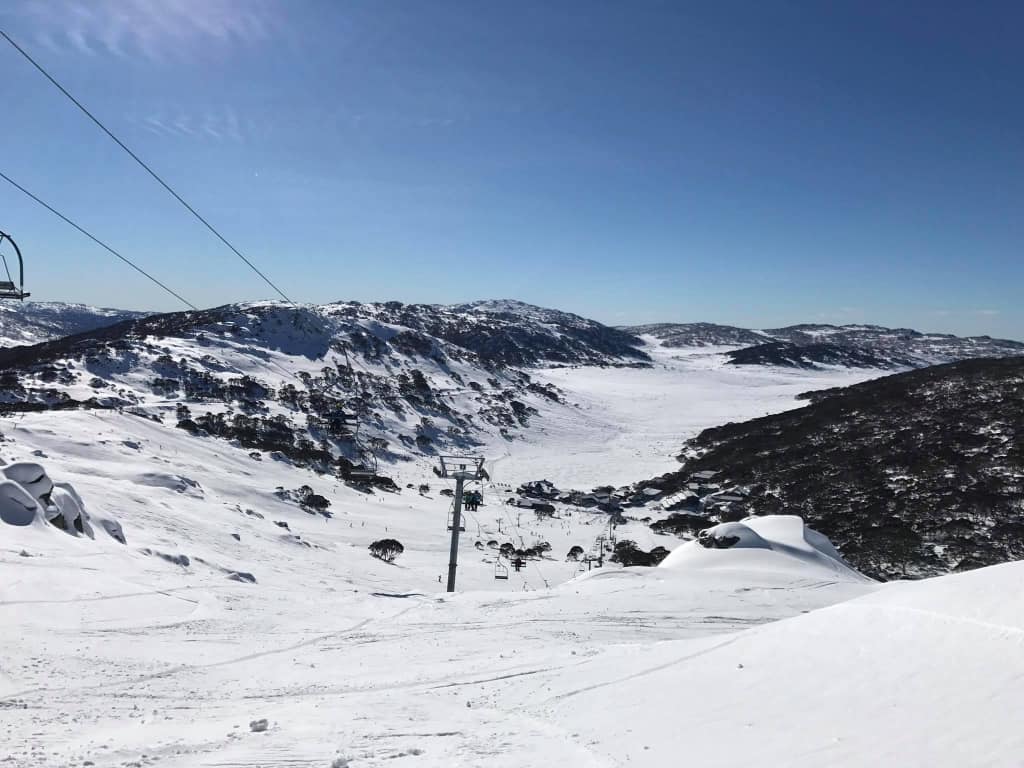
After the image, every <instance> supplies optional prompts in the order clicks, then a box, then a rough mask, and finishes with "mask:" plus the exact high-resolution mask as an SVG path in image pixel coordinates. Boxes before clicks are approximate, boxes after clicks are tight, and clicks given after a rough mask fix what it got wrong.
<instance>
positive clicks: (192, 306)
mask: <svg viewBox="0 0 1024 768" xmlns="http://www.w3.org/2000/svg"><path fill="white" fill-rule="evenodd" d="M0 34H3V31H2V30H0ZM0 179H3V180H4V181H6V182H7V183H8V184H10V185H11V186H12V187H14V188H15V189H17V190H19V191H20V192H22V193H23V194H25V195H27V196H28V197H30V198H31V199H32V200H34V201H35V202H37V203H39V205H41V206H43V208H45V209H46V210H48V211H49V212H50V213H52V214H53V215H54V216H56V217H57V218H59V219H60V220H61V221H63V222H64V223H65V224H69V225H70V226H72V227H74V228H75V229H77V230H78V231H79V232H81V233H82V234H83V235H85V236H86V237H88V238H89V239H90V240H92V241H93V242H94V243H96V244H97V245H98V246H100V247H101V248H103V249H104V250H106V251H108V252H110V253H111V254H113V255H114V256H116V257H117V258H119V259H120V260H121V261H123V262H124V263H125V264H127V265H128V266H129V267H131V268H132V269H134V270H135V271H136V272H138V273H139V274H140V275H142V276H143V277H145V278H146V279H147V280H149V281H150V282H152V283H154V284H156V285H158V286H159V287H160V288H162V289H163V290H165V291H166V292H167V293H169V294H170V295H171V296H173V297H174V298H176V299H177V300H178V301H180V302H181V303H182V304H184V305H185V306H186V307H188V308H189V309H195V310H198V309H199V307H197V306H196V305H195V304H193V303H192V302H191V301H189V300H188V299H186V298H185V297H184V296H182V295H181V294H180V293H178V292H176V291H175V290H173V289H172V288H169V287H167V286H166V285H165V284H164V283H162V282H160V281H159V280H158V279H157V278H155V277H154V276H153V275H151V274H149V272H147V271H146V270H144V269H143V268H142V267H140V266H139V265H138V264H136V263H135V262H133V261H132V260H131V259H129V258H128V257H127V256H124V255H122V254H121V253H118V252H117V251H115V250H114V249H113V248H111V247H110V246H109V245H107V244H106V243H105V242H103V241H102V240H100V239H99V238H98V237H96V236H95V235H93V234H92V233H91V232H89V231H88V230H87V229H84V228H83V227H80V226H79V225H78V224H76V223H75V222H73V221H72V220H71V219H69V218H68V217H67V216H65V215H64V214H63V213H61V212H60V211H58V210H57V209H56V208H54V207H53V206H52V205H50V204H49V203H47V202H45V201H43V200H40V199H39V198H38V197H36V196H35V195H33V194H32V193H31V192H29V191H28V190H27V189H25V188H24V187H23V186H21V184H19V183H18V182H16V181H15V180H14V179H12V178H11V177H10V176H8V175H7V174H6V173H4V172H3V171H0Z"/></svg>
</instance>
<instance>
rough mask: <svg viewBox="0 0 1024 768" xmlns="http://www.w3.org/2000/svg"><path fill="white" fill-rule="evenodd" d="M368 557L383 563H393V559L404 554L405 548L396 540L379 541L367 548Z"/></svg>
mask: <svg viewBox="0 0 1024 768" xmlns="http://www.w3.org/2000/svg"><path fill="white" fill-rule="evenodd" d="M369 550H370V556H371V557H375V558H377V559H378V560H383V561H384V562H385V563H393V562H394V561H395V558H396V557H398V556H399V555H400V554H402V553H403V552H405V547H403V546H402V543H401V542H400V541H398V540H397V539H379V540H377V541H375V542H373V543H372V544H371V545H370V546H369Z"/></svg>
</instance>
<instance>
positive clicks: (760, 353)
mask: <svg viewBox="0 0 1024 768" xmlns="http://www.w3.org/2000/svg"><path fill="white" fill-rule="evenodd" d="M622 330H624V331H627V332H629V333H635V334H638V335H646V336H650V337H653V338H654V339H656V340H657V343H659V344H660V345H662V346H665V347H672V348H681V347H717V346H732V347H734V348H736V349H735V350H734V351H733V352H731V353H730V354H731V357H732V362H733V363H734V364H736V365H777V366H785V367H797V368H813V367H818V366H821V365H832V366H835V365H840V366H845V367H851V368H865V367H867V368H883V369H884V368H889V369H896V368H916V367H921V366H925V365H934V364H937V363H947V362H954V361H956V360H965V359H970V358H976V357H1004V356H1011V355H1024V343H1022V342H1019V341H1012V340H1009V339H993V338H991V337H989V336H967V337H960V336H954V335H952V334H943V333H922V332H920V331H915V330H913V329H910V328H885V327H883V326H879V325H827V324H801V325H791V326H787V327H785V328H769V329H765V330H752V329H748V328H738V327H734V326H728V325H715V324H713V323H657V324H653V325H639V326H629V327H623V328H622Z"/></svg>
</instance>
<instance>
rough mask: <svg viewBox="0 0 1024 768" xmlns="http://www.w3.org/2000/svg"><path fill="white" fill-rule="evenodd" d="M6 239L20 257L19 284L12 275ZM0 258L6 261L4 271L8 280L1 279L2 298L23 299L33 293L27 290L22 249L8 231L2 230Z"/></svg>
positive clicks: (0, 233)
mask: <svg viewBox="0 0 1024 768" xmlns="http://www.w3.org/2000/svg"><path fill="white" fill-rule="evenodd" d="M4 240H7V241H8V242H9V243H10V244H11V247H12V248H14V254H15V255H16V256H17V257H18V284H17V285H15V283H14V278H13V277H12V276H11V269H10V267H9V266H8V264H7V255H6V254H5V253H4V249H3V244H4ZM0 258H2V259H3V262H4V272H5V273H6V274H7V279H6V280H0V299H19V300H23V299H25V298H26V297H28V296H30V295H31V294H29V293H26V292H25V262H24V261H23V260H22V258H21V249H20V248H18V244H17V243H16V242H14V238H12V237H11V236H10V235H8V234H7V233H6V232H0Z"/></svg>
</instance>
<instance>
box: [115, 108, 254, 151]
mask: <svg viewBox="0 0 1024 768" xmlns="http://www.w3.org/2000/svg"><path fill="white" fill-rule="evenodd" d="M126 119H127V120H128V122H129V123H132V124H133V125H138V126H141V127H142V128H143V129H144V130H146V131H148V132H150V133H153V134H156V135H157V136H168V137H172V138H198V139H208V140H211V141H223V142H234V143H239V144H241V143H245V142H247V141H249V140H251V139H253V138H258V137H259V136H260V135H263V134H265V133H266V131H265V130H261V128H260V123H259V122H256V121H253V120H249V119H243V118H240V117H239V115H238V113H237V112H236V111H235V109H234V108H233V107H232V106H231V105H228V104H225V105H221V106H219V107H214V108H210V109H207V110H205V111H195V110H186V109H184V108H181V107H165V108H162V109H158V110H156V111H154V112H152V113H149V114H143V115H138V114H129V115H127V118H126Z"/></svg>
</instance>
